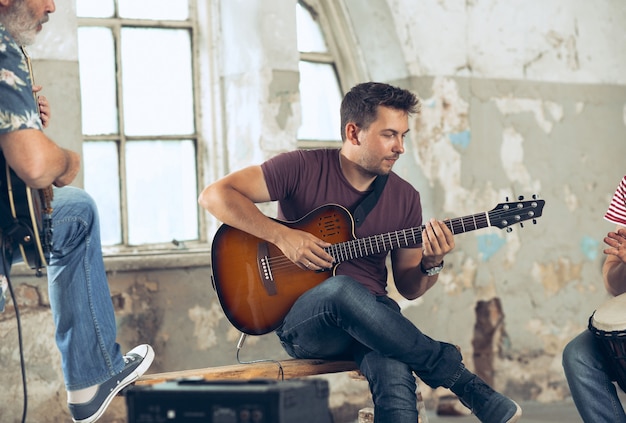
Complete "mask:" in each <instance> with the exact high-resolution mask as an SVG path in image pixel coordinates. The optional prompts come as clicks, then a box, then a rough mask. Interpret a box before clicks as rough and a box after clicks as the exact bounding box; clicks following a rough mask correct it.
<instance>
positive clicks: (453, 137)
mask: <svg viewBox="0 0 626 423" xmlns="http://www.w3.org/2000/svg"><path fill="white" fill-rule="evenodd" d="M448 138H449V139H450V142H451V143H452V145H456V146H459V147H460V148H462V149H466V148H467V146H469V143H470V140H471V134H470V131H462V132H455V133H452V134H448Z"/></svg>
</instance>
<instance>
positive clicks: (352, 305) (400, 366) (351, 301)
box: [276, 276, 465, 423]
mask: <svg viewBox="0 0 626 423" xmlns="http://www.w3.org/2000/svg"><path fill="white" fill-rule="evenodd" d="M276 333H277V335H278V337H279V338H280V341H281V344H282V345H283V348H284V349H285V351H287V353H288V354H289V355H290V356H292V357H295V358H332V359H341V358H344V359H354V360H355V361H356V363H357V364H358V365H359V369H360V370H361V372H362V373H363V375H364V376H365V377H366V378H367V380H368V382H369V386H370V390H371V392H372V398H373V400H374V407H375V408H374V419H375V422H377V423H383V422H385V423H386V422H389V423H415V422H416V421H417V398H416V395H415V391H416V384H415V377H414V375H413V372H415V374H417V375H418V376H419V377H420V378H421V379H422V380H423V381H424V382H425V383H426V384H428V385H429V386H431V387H433V388H435V387H438V386H444V387H450V386H451V385H453V384H454V382H456V380H457V379H458V378H459V376H460V375H461V373H462V372H463V370H464V369H465V366H464V365H463V363H462V361H461V354H460V353H459V351H458V349H457V348H456V347H455V346H454V345H451V344H448V343H445V342H439V341H435V340H433V339H431V338H429V337H428V336H426V335H424V334H423V333H422V332H421V331H420V330H419V329H417V327H415V325H414V324H413V323H412V322H411V321H410V320H408V319H407V318H405V317H404V316H403V315H402V314H401V313H400V307H399V306H398V305H397V304H396V303H395V301H393V300H392V299H390V298H389V297H386V296H382V297H377V296H375V295H373V294H371V293H370V292H369V291H368V290H367V289H366V288H365V287H364V286H363V285H361V284H360V283H359V282H357V281H355V280H354V279H352V278H350V277H347V276H335V277H332V278H329V279H327V280H326V281H324V282H323V283H321V284H320V285H318V286H316V287H314V288H312V289H310V290H308V291H307V292H305V293H304V294H303V295H301V296H300V298H298V300H297V301H296V302H295V303H294V305H293V307H292V308H291V310H290V311H289V313H288V314H287V316H286V317H285V320H284V322H283V324H282V325H281V327H279V328H278V329H277V331H276Z"/></svg>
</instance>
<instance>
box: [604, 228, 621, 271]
mask: <svg viewBox="0 0 626 423" xmlns="http://www.w3.org/2000/svg"><path fill="white" fill-rule="evenodd" d="M604 243H605V244H606V245H608V246H609V247H610V248H606V249H605V250H604V254H610V255H613V256H617V257H618V258H619V259H620V260H622V262H624V263H626V228H619V229H617V231H616V232H609V233H608V234H607V236H606V237H604Z"/></svg>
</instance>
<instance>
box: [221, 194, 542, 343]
mask: <svg viewBox="0 0 626 423" xmlns="http://www.w3.org/2000/svg"><path fill="white" fill-rule="evenodd" d="M544 204H545V201H544V200H537V199H533V200H531V201H523V198H521V199H520V200H519V201H516V202H510V203H500V204H498V205H497V206H496V207H495V208H494V209H493V210H491V211H489V212H484V213H478V214H474V215H470V216H464V217H459V218H455V219H449V220H446V221H445V224H446V226H447V227H448V228H450V230H451V231H452V233H453V234H460V233H464V232H469V231H473V230H476V229H481V228H486V227H489V226H495V227H498V228H500V229H506V230H507V231H511V228H510V226H511V225H513V224H516V223H521V222H524V221H526V220H532V221H533V223H536V221H535V219H536V218H538V217H540V216H541V214H542V211H543V206H544ZM280 223H282V224H284V225H287V226H289V227H291V228H294V229H299V230H303V231H306V232H309V233H311V234H313V235H315V236H317V237H318V238H320V239H322V240H324V241H326V242H328V243H330V244H332V245H331V246H330V247H328V248H326V252H328V253H329V254H330V255H331V256H332V257H333V258H334V265H333V268H332V269H327V270H325V271H317V272H316V271H310V270H304V269H301V268H299V267H298V266H296V265H295V264H294V263H293V262H292V261H291V260H289V259H288V258H287V257H286V256H285V255H283V253H282V251H280V249H278V247H276V246H275V245H274V244H271V243H269V242H266V241H264V240H262V239H260V238H257V237H255V236H253V235H250V234H248V233H246V232H244V231H241V230H239V229H236V228H233V227H231V226H228V225H226V224H223V225H221V226H220V228H219V229H218V231H217V232H216V234H215V237H214V239H213V244H212V252H211V259H212V263H211V264H212V269H213V287H214V288H215V291H216V292H217V296H218V299H219V302H220V305H221V306H222V309H223V310H224V313H225V314H226V317H227V318H228V320H229V321H230V322H231V323H232V325H233V326H235V327H236V328H237V329H238V330H239V331H241V332H243V333H246V334H248V335H263V334H265V333H268V332H271V331H273V330H274V329H276V328H277V327H278V326H279V325H280V324H281V323H282V321H283V319H284V317H285V315H286V314H287V313H288V312H289V309H290V308H291V306H292V305H293V303H294V302H295V301H296V300H297V299H298V297H299V296H300V295H302V294H303V293H304V292H306V291H307V290H309V289H311V288H313V287H315V286H317V285H319V284H320V283H322V282H323V281H324V280H326V279H328V278H329V277H330V276H332V275H333V274H334V273H335V270H336V269H337V266H339V265H340V264H341V263H342V262H345V261H349V260H353V259H357V258H361V257H366V256H369V255H373V254H379V253H381V252H388V251H391V250H393V249H394V248H403V247H411V246H415V245H419V244H421V243H422V232H423V231H424V229H425V226H420V227H414V228H408V229H403V230H399V231H395V232H389V233H385V234H379V235H373V236H369V237H366V238H360V239H356V238H355V237H354V220H353V218H352V216H351V214H350V212H349V211H348V210H347V209H345V208H344V207H342V206H339V205H336V204H329V205H325V206H321V207H319V208H317V209H315V210H313V211H312V212H310V213H309V214H307V215H306V216H304V217H303V218H302V219H300V220H297V221H294V222H283V221H280Z"/></svg>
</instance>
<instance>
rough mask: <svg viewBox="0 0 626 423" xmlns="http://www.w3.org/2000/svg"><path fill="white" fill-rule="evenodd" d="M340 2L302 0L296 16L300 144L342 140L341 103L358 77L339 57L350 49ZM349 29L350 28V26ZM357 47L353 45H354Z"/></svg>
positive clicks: (330, 142)
mask: <svg viewBox="0 0 626 423" xmlns="http://www.w3.org/2000/svg"><path fill="white" fill-rule="evenodd" d="M340 3H341V2H336V1H334V2H333V1H324V0H308V1H304V0H300V1H298V3H297V6H296V7H297V9H296V19H297V30H298V50H299V51H300V63H299V70H300V103H301V105H302V125H301V127H300V129H299V131H298V146H299V147H301V148H309V147H321V146H337V145H338V142H339V141H341V128H340V126H341V125H340V116H339V106H340V104H341V99H342V97H343V92H345V91H346V90H348V89H349V88H350V87H351V86H352V85H353V82H354V80H358V79H360V78H358V77H355V73H354V72H352V73H351V72H350V69H349V66H344V65H343V64H342V63H341V62H340V61H339V60H337V58H338V57H339V56H340V55H339V49H340V48H344V49H345V50H348V49H347V46H346V45H345V44H346V43H345V42H341V40H344V41H345V39H346V35H349V34H347V32H346V29H347V28H348V25H346V22H347V19H346V14H345V13H344V11H343V9H342V8H341V5H340ZM348 29H349V28H348ZM353 50H354V49H353Z"/></svg>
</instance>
